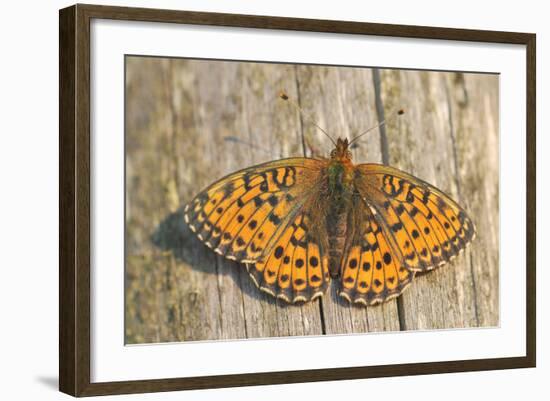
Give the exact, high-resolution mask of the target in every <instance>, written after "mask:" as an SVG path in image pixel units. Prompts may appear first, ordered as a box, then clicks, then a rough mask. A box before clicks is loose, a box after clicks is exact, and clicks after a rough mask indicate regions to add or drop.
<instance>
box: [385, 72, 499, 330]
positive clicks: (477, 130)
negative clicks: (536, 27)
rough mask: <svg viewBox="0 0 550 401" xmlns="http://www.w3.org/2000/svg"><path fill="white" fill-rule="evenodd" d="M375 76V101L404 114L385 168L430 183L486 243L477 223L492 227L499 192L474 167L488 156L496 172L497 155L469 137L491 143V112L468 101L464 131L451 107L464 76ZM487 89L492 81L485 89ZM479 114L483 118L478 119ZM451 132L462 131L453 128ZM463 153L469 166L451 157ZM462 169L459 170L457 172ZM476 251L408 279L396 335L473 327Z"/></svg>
mask: <svg viewBox="0 0 550 401" xmlns="http://www.w3.org/2000/svg"><path fill="white" fill-rule="evenodd" d="M381 76H382V98H383V102H384V104H385V106H386V108H387V109H388V110H391V109H394V108H405V109H406V110H407V111H408V113H407V114H405V116H404V117H403V118H402V119H400V120H399V121H395V122H393V123H390V124H389V126H388V129H387V135H388V142H389V158H390V164H391V165H393V166H395V167H398V168H401V169H403V170H405V171H408V172H410V173H412V174H414V175H416V176H418V177H420V178H422V179H424V180H426V181H428V182H430V183H432V184H434V185H435V186H437V187H439V188H440V189H442V190H443V191H444V192H446V193H447V194H449V195H450V196H451V197H453V198H454V199H456V200H457V201H458V202H459V203H460V204H462V205H463V207H465V208H466V209H467V210H468V212H469V214H470V215H471V217H472V219H473V221H474V222H475V223H476V224H477V225H478V233H482V235H480V236H481V237H485V235H486V234H487V233H489V231H487V230H486V228H487V226H486V225H483V222H484V220H486V219H491V221H492V222H493V223H494V222H496V221H498V206H497V207H496V208H493V207H492V206H493V205H494V203H493V202H495V201H497V199H496V198H495V197H494V195H495V193H496V192H494V187H495V185H496V187H497V188H498V174H497V175H495V174H494V171H491V169H489V171H485V170H483V169H481V170H480V168H482V167H483V166H486V165H487V164H488V162H483V160H485V158H486V157H489V158H491V161H490V162H489V163H495V166H496V168H497V169H498V162H495V160H498V157H497V159H494V158H493V157H494V152H497V155H498V146H497V147H496V148H490V149H489V148H487V147H486V146H479V145H483V144H482V143H479V140H475V139H474V138H479V137H483V138H487V137H494V135H495V134H496V131H495V130H493V131H492V132H490V131H488V130H487V128H486V127H487V125H491V124H492V125H493V126H495V122H496V121H498V115H497V114H495V113H496V109H492V113H490V112H489V111H490V110H487V107H485V106H483V104H480V103H479V102H478V100H481V99H474V98H472V99H470V102H471V103H470V105H469V107H468V110H469V111H468V112H467V113H468V117H469V118H470V121H469V125H468V126H467V127H466V126H464V122H463V121H462V116H459V114H457V113H458V111H457V108H458V107H459V106H458V105H457V103H458V102H459V101H460V100H459V99H455V98H453V97H452V96H461V95H460V94H461V93H463V92H464V90H463V87H461V86H460V85H457V84H456V82H459V81H460V80H461V79H462V77H463V74H454V73H439V72H418V71H399V70H393V71H383V72H382V74H381ZM469 77H470V76H469ZM488 78H490V77H489V76H483V78H480V77H479V76H478V78H477V80H484V81H485V82H486V81H487V79H488ZM474 82H475V78H474ZM494 84H495V82H492V86H495V85H494ZM451 94H453V95H451ZM488 95H489V94H488ZM492 95H495V93H493V94H492ZM497 99H498V98H497ZM481 110H484V111H487V112H486V113H480V111H481ZM488 121H490V122H488ZM457 126H460V127H461V128H460V129H457ZM476 141H477V142H478V143H477V144H476ZM459 144H461V149H459ZM465 152H466V153H467V155H468V156H466V157H467V159H468V162H467V165H468V167H466V165H465V164H466V163H464V162H462V163H459V161H458V160H457V157H459V156H458V155H461V156H462V157H463V159H464V155H465ZM461 164H462V168H460V167H459V166H460V165H461ZM465 170H469V171H470V173H468V172H467V171H465ZM493 170H494V167H493ZM472 171H475V178H477V182H475V183H474V181H472V179H473V178H474V177H473V176H472V175H473V174H472V173H471V172H472ZM484 187H485V188H490V189H489V191H488V192H487V193H481V192H483V191H479V189H480V188H484ZM466 188H469V189H468V190H467V191H468V193H467V194H466V193H465V192H464V191H466ZM474 188H475V189H474ZM474 192H476V193H477V194H476V196H475V197H473V196H472V195H473V193H474ZM466 199H468V201H466ZM478 202H479V203H478ZM474 205H477V206H474ZM480 224H482V226H481V230H480V226H479V225H480ZM496 227H498V225H496ZM492 234H494V233H491V235H492ZM478 237H479V236H478ZM482 241H486V239H482ZM490 242H491V245H492V247H489V248H484V249H485V251H486V252H487V253H488V254H489V255H491V257H490V258H492V259H491V262H492V263H491V264H487V265H485V269H487V270H488V271H490V272H494V270H495V269H497V271H498V264H497V263H496V262H497V261H498V258H495V255H498V246H496V247H495V246H494V245H495V243H494V242H492V239H491V240H490ZM482 248H483V247H482V246H480V244H479V239H478V240H477V242H474V244H473V247H471V248H470V249H469V250H467V251H466V252H464V253H463V254H461V255H459V256H458V257H457V259H455V261H453V262H452V263H451V264H448V265H446V266H444V267H442V268H439V269H436V270H435V271H433V272H430V273H428V274H425V275H422V276H419V277H417V278H416V279H415V282H414V283H413V285H411V287H410V289H409V290H408V291H406V292H405V293H404V295H403V296H402V300H401V301H400V302H402V305H403V316H402V317H403V323H404V327H402V329H407V330H415V329H436V328H449V327H453V328H458V327H471V326H479V325H480V323H481V322H480V321H479V319H480V318H479V310H478V305H477V302H478V300H477V298H478V294H477V293H478V292H479V289H478V288H477V286H476V281H477V279H476V275H475V271H474V269H473V268H472V260H473V259H475V260H476V261H481V260H480V257H479V256H477V255H479V254H480V252H483V250H482ZM474 255H476V256H474ZM487 259H489V258H487V257H486V258H484V259H483V262H488V260H487ZM478 266H479V265H478ZM486 278H488V280H484V285H486V286H487V287H490V288H491V295H492V296H495V295H496V294H495V293H494V292H493V291H495V288H496V289H498V282H495V280H494V278H493V277H486ZM496 298H498V297H496ZM487 313H489V316H485V317H484V322H485V321H494V319H495V318H494V316H492V315H494V314H495V313H497V314H498V311H497V310H492V311H489V310H487Z"/></svg>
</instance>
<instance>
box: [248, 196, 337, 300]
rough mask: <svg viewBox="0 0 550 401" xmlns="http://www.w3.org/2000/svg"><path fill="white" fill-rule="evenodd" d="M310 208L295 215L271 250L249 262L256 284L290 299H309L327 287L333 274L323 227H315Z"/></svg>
mask: <svg viewBox="0 0 550 401" xmlns="http://www.w3.org/2000/svg"><path fill="white" fill-rule="evenodd" d="M312 224H313V223H312V218H311V215H310V214H309V212H308V210H307V207H305V208H304V209H302V210H300V212H299V213H297V214H296V216H294V217H293V219H292V222H291V223H290V224H288V225H286V226H285V228H284V232H283V234H282V235H281V236H280V237H279V238H277V240H276V241H275V243H274V246H273V247H271V251H270V252H269V253H268V254H266V255H264V256H262V259H261V260H260V261H257V262H256V263H255V264H250V265H249V264H247V269H248V272H249V274H250V276H251V277H252V279H253V281H254V283H255V284H256V285H257V286H258V287H259V288H260V289H261V290H263V291H265V292H267V293H270V294H271V295H273V296H275V297H277V298H280V299H283V300H285V301H287V302H292V303H294V302H298V301H303V302H306V301H310V300H312V299H315V298H317V297H318V296H320V295H322V294H323V293H324V291H325V290H326V288H327V286H328V284H329V282H330V276H329V272H328V257H327V252H326V245H323V243H322V242H323V241H322V240H321V238H322V235H323V234H325V235H326V233H324V232H323V228H322V227H321V228H319V229H318V230H313V229H312Z"/></svg>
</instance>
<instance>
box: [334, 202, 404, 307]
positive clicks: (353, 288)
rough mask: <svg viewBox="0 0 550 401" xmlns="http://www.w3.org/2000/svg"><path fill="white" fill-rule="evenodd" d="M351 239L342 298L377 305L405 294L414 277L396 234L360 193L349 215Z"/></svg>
mask: <svg viewBox="0 0 550 401" xmlns="http://www.w3.org/2000/svg"><path fill="white" fill-rule="evenodd" d="M348 225H351V230H350V232H351V237H350V238H349V240H348V242H347V244H346V249H345V251H344V257H343V258H342V266H341V269H340V271H341V275H342V277H341V280H342V283H341V289H340V296H342V297H344V298H345V299H347V300H348V301H349V302H352V303H361V304H364V305H373V304H377V303H381V302H385V301H387V300H388V299H391V298H394V297H396V296H398V295H399V294H401V293H402V292H403V291H404V290H405V288H406V287H407V286H408V285H409V284H410V283H411V281H412V280H413V278H414V272H413V271H410V270H409V269H407V268H405V266H404V264H403V254H402V252H401V250H400V249H399V248H398V247H397V246H396V244H395V241H394V240H393V237H392V234H391V233H390V232H389V230H388V228H387V227H386V226H385V225H384V224H383V223H382V222H381V221H380V219H379V218H378V216H377V214H376V212H375V211H373V210H371V207H370V205H369V204H368V202H367V201H366V199H365V198H363V197H362V196H361V195H360V194H359V193H356V194H355V196H354V198H353V204H352V209H351V210H350V213H349V222H348Z"/></svg>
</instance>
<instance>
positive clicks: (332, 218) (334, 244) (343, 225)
mask: <svg viewBox="0 0 550 401" xmlns="http://www.w3.org/2000/svg"><path fill="white" fill-rule="evenodd" d="M347 214H348V213H347V208H346V207H345V206H341V207H337V208H334V209H333V210H332V211H331V212H330V213H329V214H328V215H327V233H328V245H329V251H328V255H329V262H328V266H329V272H330V275H331V277H332V278H337V277H339V276H340V265H341V263H340V262H341V260H342V253H343V251H344V245H345V242H346V233H347V229H348V224H347Z"/></svg>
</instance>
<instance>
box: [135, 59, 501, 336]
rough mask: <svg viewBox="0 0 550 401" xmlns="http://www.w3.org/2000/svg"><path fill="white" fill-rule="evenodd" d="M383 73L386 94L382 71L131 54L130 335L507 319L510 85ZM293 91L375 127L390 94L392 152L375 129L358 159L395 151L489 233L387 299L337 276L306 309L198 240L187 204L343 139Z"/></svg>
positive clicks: (347, 124)
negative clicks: (501, 219) (502, 212)
mask: <svg viewBox="0 0 550 401" xmlns="http://www.w3.org/2000/svg"><path fill="white" fill-rule="evenodd" d="M380 76H381V86H380V88H381V93H380V94H379V96H378V99H377V95H376V91H375V88H374V83H373V82H374V79H373V73H372V70H370V69H358V68H341V67H317V66H315V67H313V66H294V65H280V64H279V65H276V64H256V63H234V62H210V61H200V60H181V59H160V58H141V57H140V58H137V57H130V58H128V59H127V100H126V101H127V115H126V131H127V132H126V135H127V136H126V151H127V158H126V177H127V178H126V195H127V196H126V223H127V237H126V238H127V246H126V254H127V266H126V269H127V271H126V297H127V305H126V341H127V342H129V343H141V342H162V341H187V340H212V339H236V338H253V337H273V336H295V335H318V334H322V333H326V334H337V333H351V332H355V333H357V332H367V331H387V330H399V329H400V328H401V329H427V328H442V327H446V328H447V327H465V326H477V325H495V324H497V323H498V163H497V162H495V160H498V123H497V122H498V97H497V96H498V81H496V78H495V79H487V76H472V75H460V74H458V75H457V74H449V73H427V72H414V71H388V70H386V71H381V75H380ZM281 89H285V90H286V91H287V92H288V93H289V95H290V96H291V97H292V98H293V99H295V100H296V101H297V102H298V103H299V104H300V105H301V106H302V108H303V109H304V110H305V112H306V113H308V114H310V115H311V116H312V117H313V118H314V119H315V120H316V122H317V123H318V124H319V125H320V126H322V127H324V128H325V129H326V130H327V131H328V132H330V133H331V134H332V135H333V136H336V137H337V136H342V137H346V136H347V137H352V136H354V135H356V134H358V133H359V132H362V131H364V130H365V129H367V128H369V127H371V126H373V125H375V124H376V123H377V120H378V116H377V111H376V101H377V100H378V101H379V103H380V104H381V105H383V106H384V108H385V110H386V111H389V110H391V109H392V108H395V107H404V108H406V109H407V111H408V112H407V114H406V115H405V116H404V117H403V118H402V119H400V120H399V121H394V122H391V121H390V122H389V123H388V126H387V129H385V136H386V139H387V143H388V144H389V149H388V151H387V154H386V155H385V157H383V154H382V153H383V152H382V150H381V142H382V139H383V137H382V136H381V135H382V132H381V131H382V130H380V131H379V130H374V131H373V132H372V133H370V134H369V135H367V136H365V138H364V140H361V141H360V146H359V148H357V149H356V150H354V152H353V153H354V161H355V162H381V161H383V160H384V158H389V161H390V163H391V164H392V165H394V166H396V167H398V168H402V169H404V170H406V171H409V172H411V173H413V174H416V175H418V176H419V177H421V178H424V179H426V180H427V181H429V182H432V183H433V184H435V185H437V186H439V187H440V188H442V189H443V190H444V191H446V192H448V193H449V194H451V195H452V196H453V197H455V198H456V199H457V200H459V201H460V203H462V204H463V205H464V206H465V207H466V209H467V210H468V211H469V212H470V213H471V215H472V218H473V219H474V221H475V222H476V224H477V226H478V234H483V235H479V237H482V239H481V240H479V239H478V241H480V244H479V245H476V244H475V243H474V247H472V250H471V251H468V252H467V253H466V254H464V255H462V256H461V257H460V258H459V259H458V260H457V261H456V262H455V263H453V264H452V265H451V266H446V267H444V268H442V269H438V270H437V271H435V272H432V273H429V274H427V275H425V276H422V277H418V279H417V280H415V282H414V283H413V284H412V286H411V287H410V289H409V290H408V291H407V292H405V295H404V296H403V297H401V298H400V299H399V300H398V301H395V300H393V301H390V302H388V303H386V304H384V305H382V306H375V307H369V308H362V307H356V306H350V305H348V304H347V303H346V302H343V301H341V300H340V299H339V297H338V296H337V295H336V285H333V286H332V288H331V290H330V291H329V292H327V294H325V296H324V297H323V298H322V299H321V300H316V301H314V302H312V303H310V304H306V305H301V306H287V305H286V304H284V303H282V302H281V301H275V300H273V299H272V298H271V297H270V296H268V295H265V294H263V293H261V292H260V291H259V290H258V289H257V288H256V287H255V286H254V284H253V283H252V281H251V280H250V278H249V277H248V274H247V273H246V271H245V270H244V267H243V266H242V265H239V264H236V263H233V262H231V261H228V260H226V259H223V258H221V257H219V256H217V255H215V254H214V253H213V252H211V251H210V250H209V249H208V248H206V247H205V246H204V245H203V244H202V243H200V241H198V240H197V239H196V238H195V236H194V235H192V233H191V232H190V231H189V229H188V228H187V226H186V225H185V224H184V223H183V218H182V213H181V208H182V206H183V205H184V204H185V203H186V202H187V201H189V200H190V199H192V197H193V196H194V195H196V193H198V192H199V191H200V190H201V189H203V188H204V187H206V186H207V185H208V184H210V183H211V182H213V181H214V180H216V179H218V178H220V177H222V176H223V175H225V174H227V173H230V172H232V171H235V170H237V169H241V168H243V167H247V166H251V165H253V164H257V163H260V162H263V161H268V160H274V159H277V158H281V157H288V156H301V155H304V154H306V155H308V156H311V154H312V153H315V154H317V155H327V154H328V152H330V150H331V144H330V140H329V139H328V138H326V137H325V136H324V135H323V134H322V133H321V132H320V131H319V130H318V129H316V128H315V127H314V126H313V125H311V124H308V123H307V122H306V121H305V119H304V118H303V117H300V115H299V114H298V113H297V111H296V110H294V109H293V108H291V107H290V106H289V105H288V104H287V103H284V102H281V101H279V100H277V94H278V92H279V90H281ZM451 121H452V124H451ZM480 132H481V134H480ZM228 136H232V137H237V138H239V139H240V140H243V141H250V142H252V143H253V145H251V146H247V145H243V144H239V143H236V142H234V141H233V142H232V141H227V140H224V138H226V137H228ZM256 147H262V148H265V149H266V150H258V149H257V148H256ZM428 151H429V153H428ZM495 152H496V153H495ZM495 155H496V156H495ZM495 157H496V158H495ZM335 284H336V283H335ZM398 305H399V307H398ZM400 318H401V322H400Z"/></svg>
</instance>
